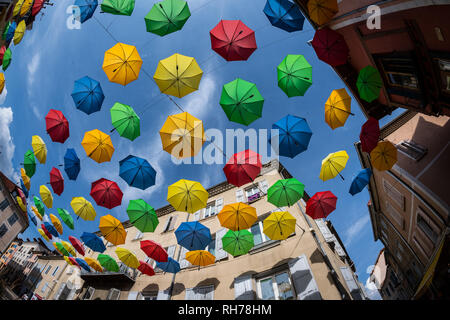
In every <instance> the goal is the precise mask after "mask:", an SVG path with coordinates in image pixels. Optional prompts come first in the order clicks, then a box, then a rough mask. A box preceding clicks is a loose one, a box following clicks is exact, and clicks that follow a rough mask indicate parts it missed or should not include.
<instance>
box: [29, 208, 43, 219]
mask: <svg viewBox="0 0 450 320" xmlns="http://www.w3.org/2000/svg"><path fill="white" fill-rule="evenodd" d="M31 211H33V213H34V214H35V215H36V217H38V218H39V220H41V221H42V220H43V218H42V215H41V213H40V212H39V211H38V209H37V208H36V207H34V206H32V207H31Z"/></svg>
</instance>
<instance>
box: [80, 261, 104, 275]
mask: <svg viewBox="0 0 450 320" xmlns="http://www.w3.org/2000/svg"><path fill="white" fill-rule="evenodd" d="M84 261H86V263H87V264H88V265H89V267H91V268H92V269H94V270H95V271H98V272H103V268H102V266H101V264H100V263H99V262H98V261H97V260H95V259H92V258H89V257H85V258H84Z"/></svg>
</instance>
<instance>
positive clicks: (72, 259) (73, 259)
mask: <svg viewBox="0 0 450 320" xmlns="http://www.w3.org/2000/svg"><path fill="white" fill-rule="evenodd" d="M67 259H69V260H70V262H72V264H73V265H74V266H76V267H78V268H80V269H81V266H80V265H79V264H78V262H77V260H75V258H74V257H67ZM78 259H80V258H78Z"/></svg>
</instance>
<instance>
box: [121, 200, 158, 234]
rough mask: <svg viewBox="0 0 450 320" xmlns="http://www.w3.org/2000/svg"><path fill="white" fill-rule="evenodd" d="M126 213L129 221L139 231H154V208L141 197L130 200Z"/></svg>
mask: <svg viewBox="0 0 450 320" xmlns="http://www.w3.org/2000/svg"><path fill="white" fill-rule="evenodd" d="M127 214H128V218H130V223H131V224H132V225H133V226H135V227H136V228H137V229H138V230H139V231H141V232H154V231H155V229H156V227H157V226H158V223H159V221H158V216H157V215H156V213H155V209H153V208H152V207H151V206H150V205H149V204H148V203H147V202H145V201H144V200H142V199H138V200H130V202H129V204H128V208H127Z"/></svg>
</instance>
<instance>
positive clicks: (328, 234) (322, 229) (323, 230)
mask: <svg viewBox="0 0 450 320" xmlns="http://www.w3.org/2000/svg"><path fill="white" fill-rule="evenodd" d="M314 221H315V222H316V224H317V226H318V227H319V230H320V232H321V233H322V235H323V237H324V238H325V241H326V242H333V241H334V235H333V234H332V233H331V231H330V229H328V226H327V224H326V223H325V221H324V220H323V219H316V220H314Z"/></svg>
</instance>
